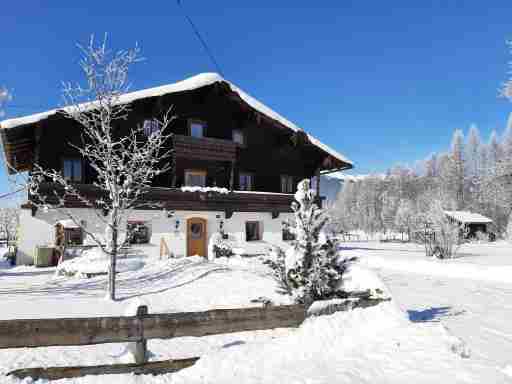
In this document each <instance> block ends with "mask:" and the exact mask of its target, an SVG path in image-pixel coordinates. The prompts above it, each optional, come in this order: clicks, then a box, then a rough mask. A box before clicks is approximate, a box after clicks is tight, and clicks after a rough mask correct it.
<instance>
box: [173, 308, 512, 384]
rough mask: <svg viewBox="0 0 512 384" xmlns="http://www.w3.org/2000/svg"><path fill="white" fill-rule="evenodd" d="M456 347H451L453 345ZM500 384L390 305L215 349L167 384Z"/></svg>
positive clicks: (436, 329)
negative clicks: (271, 338) (287, 333)
mask: <svg viewBox="0 0 512 384" xmlns="http://www.w3.org/2000/svg"><path fill="white" fill-rule="evenodd" d="M455 349H456V347H455ZM489 378H491V379H492V382H495V383H504V382H506V379H505V375H504V373H503V372H500V371H499V370H497V369H493V368H491V367H488V366H484V365H482V364H480V363H479V362H478V361H471V359H463V358H461V356H460V354H458V353H454V346H453V339H452V337H451V335H449V333H448V332H447V331H446V329H445V328H443V327H442V326H441V325H439V324H428V325H425V324H421V325H419V324H413V323H410V322H409V321H408V320H407V319H406V317H405V316H404V314H403V313H402V312H400V311H399V310H398V309H397V308H396V307H395V305H394V304H393V303H390V302H385V303H381V304H379V305H377V306H375V307H371V308H366V309H361V308H358V309H354V310H352V311H348V312H338V313H335V314H332V315H328V316H320V317H312V318H309V319H307V320H306V321H305V322H304V324H303V325H302V326H301V327H300V328H299V329H298V330H297V331H296V332H295V333H293V334H291V335H290V336H288V337H283V338H280V339H275V340H274V341H272V342H265V343H251V344H245V345H240V346H238V347H232V348H229V349H228V350H221V351H216V352H215V353H213V354H209V355H206V356H203V357H201V359H200V360H199V361H198V362H197V363H196V365H195V366H193V367H191V368H189V369H186V370H183V371H180V372H178V373H176V374H174V376H173V380H174V381H173V382H174V383H240V382H243V383H278V382H281V383H284V382H286V383H411V382H414V383H435V382H440V383H442V382H456V383H478V382H489V381H488V380H489Z"/></svg>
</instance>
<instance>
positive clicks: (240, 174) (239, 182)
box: [238, 171, 254, 192]
mask: <svg viewBox="0 0 512 384" xmlns="http://www.w3.org/2000/svg"><path fill="white" fill-rule="evenodd" d="M242 176H249V177H250V185H249V188H248V189H242V183H241V181H242ZM238 189H239V190H240V191H248V192H250V191H254V172H246V171H240V172H238Z"/></svg>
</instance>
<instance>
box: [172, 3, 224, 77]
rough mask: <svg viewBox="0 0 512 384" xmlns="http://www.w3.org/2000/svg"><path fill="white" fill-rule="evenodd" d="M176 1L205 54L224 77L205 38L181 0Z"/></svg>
mask: <svg viewBox="0 0 512 384" xmlns="http://www.w3.org/2000/svg"><path fill="white" fill-rule="evenodd" d="M176 2H177V3H178V7H180V9H181V10H182V12H183V16H184V17H185V19H187V21H188V23H189V24H190V27H191V28H192V31H193V32H194V34H195V35H196V37H197V39H198V40H199V42H200V43H201V45H202V46H203V48H204V50H205V52H206V54H207V55H208V57H209V58H210V60H211V61H212V62H213V65H214V66H215V68H216V69H217V72H219V74H220V75H221V76H222V77H224V73H223V72H222V69H221V68H220V65H219V63H218V62H217V60H215V56H213V53H212V51H211V50H210V48H209V47H208V44H207V43H206V40H205V39H203V37H202V36H201V33H199V30H198V29H197V27H196V25H195V24H194V22H193V21H192V19H191V18H190V17H189V16H188V14H187V12H186V11H185V9H184V8H183V6H182V5H181V0H176Z"/></svg>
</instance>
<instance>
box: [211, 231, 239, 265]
mask: <svg viewBox="0 0 512 384" xmlns="http://www.w3.org/2000/svg"><path fill="white" fill-rule="evenodd" d="M233 254H234V253H233V245H232V244H231V242H230V241H229V240H228V239H224V238H223V236H222V233H220V232H216V233H214V234H213V235H212V236H211V237H210V241H209V242H208V258H209V259H210V260H213V259H214V258H215V259H216V258H218V257H231V256H233Z"/></svg>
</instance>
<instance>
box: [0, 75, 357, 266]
mask: <svg viewBox="0 0 512 384" xmlns="http://www.w3.org/2000/svg"><path fill="white" fill-rule="evenodd" d="M121 102H123V103H130V104H131V112H130V114H129V116H128V119H127V120H126V121H123V122H122V123H120V126H119V132H123V130H124V132H127V131H128V130H129V129H130V127H133V126H135V125H139V124H141V125H143V126H144V129H145V130H146V131H147V132H148V133H151V130H152V129H156V128H157V127H158V125H157V124H154V118H155V117H158V116H160V115H161V114H162V112H163V111H165V110H167V109H168V108H169V107H170V106H171V105H172V106H173V107H174V113H175V114H176V120H175V121H174V122H173V123H172V124H171V127H170V129H171V130H172V131H173V133H174V137H173V145H174V151H175V167H174V170H173V171H172V172H168V173H165V174H162V175H159V176H158V177H157V178H156V179H155V180H154V182H153V187H152V188H151V190H150V191H149V192H148V193H147V194H146V195H145V199H147V200H148V201H152V202H155V201H156V202H158V203H159V205H160V206H161V207H163V208H164V209H165V210H164V211H163V212H162V209H161V208H160V209H159V210H155V209H150V208H148V209H141V210H135V211H132V212H131V214H130V217H129V218H128V219H129V220H132V221H133V220H135V221H137V222H141V221H142V222H145V223H146V224H147V226H148V232H149V233H150V236H151V243H153V244H155V245H159V244H160V243H161V242H162V241H164V242H165V245H166V247H167V248H168V249H169V250H170V252H171V253H172V254H174V255H176V256H186V255H193V254H199V255H204V256H206V254H207V243H208V238H209V237H210V236H211V235H212V234H213V233H216V232H219V231H220V232H223V233H225V234H226V235H227V236H229V238H230V239H231V240H233V241H234V242H235V243H236V244H237V246H238V247H241V248H243V249H245V250H246V252H248V253H259V252H263V251H264V249H265V248H266V247H268V245H269V244H278V245H279V244H281V243H282V242H283V241H284V239H283V232H284V229H285V228H284V227H285V225H284V224H283V222H284V221H285V220H286V219H287V218H289V217H291V209H290V205H291V203H292V201H293V193H294V192H295V188H296V185H297V183H298V182H299V181H300V180H302V179H304V178H309V179H313V178H315V177H316V179H317V180H318V179H319V176H320V175H321V174H325V173H329V172H334V171H340V170H344V169H350V168H352V163H351V161H350V160H348V159H347V158H346V157H345V156H343V155H342V154H340V153H339V152H337V151H335V150H333V149H331V148H330V147H328V146H327V145H325V144H323V143H321V142H320V141H319V140H317V139H316V138H314V137H313V136H311V135H309V134H308V133H306V132H305V131H304V130H302V129H301V128H299V127H298V126H297V125H295V124H294V123H292V122H291V121H289V120H287V119H285V118H284V117H282V116H281V115H279V114H278V113H276V112H275V111H273V110H272V109H270V108H269V107H267V106H265V105H264V104H262V103H261V102H259V101H258V100H256V99H255V98H253V97H251V96H250V95H248V94H247V93H245V92H243V91H242V90H240V89H239V88H238V87H237V86H235V85H234V84H232V83H230V82H229V81H227V80H225V79H223V78H222V77H221V76H219V75H217V74H214V73H205V74H199V75H197V76H194V77H191V78H188V79H186V80H183V81H180V82H177V83H174V84H170V85H164V86H160V87H156V88H150V89H145V90H141V91H136V92H131V93H127V94H125V95H123V96H122V97H121ZM80 131H81V128H80V125H79V124H78V123H77V122H75V121H74V120H70V119H68V118H66V117H64V116H63V115H62V114H61V113H59V111H58V110H57V109H55V110H50V111H47V112H43V113H38V114H35V115H30V116H25V117H20V118H15V119H9V120H5V121H2V122H0V138H1V140H2V143H3V146H2V147H3V150H4V155H5V159H6V161H7V162H9V164H11V166H12V168H10V169H9V170H8V171H9V172H10V173H16V172H27V171H28V172H30V171H31V169H32V168H33V166H34V164H39V165H41V166H42V167H44V168H52V169H57V170H58V169H60V170H62V173H63V175H64V176H65V177H66V178H68V179H69V180H71V181H73V182H74V183H76V186H77V188H79V190H80V191H81V193H82V195H84V194H85V195H86V196H88V197H89V198H90V200H93V201H94V200H95V199H97V198H98V194H97V190H96V189H95V187H94V186H93V185H92V183H93V181H94V179H95V175H94V172H93V170H92V168H91V167H90V166H89V165H88V164H85V163H84V161H83V159H81V158H80V156H79V155H78V153H77V151H76V149H74V148H73V147H72V146H71V145H70V143H72V144H77V145H80ZM55 188H56V185H55V184H52V183H51V182H47V183H44V184H43V185H42V186H41V189H40V190H41V192H43V193H46V194H47V195H48V196H50V195H51V194H52V192H53V191H54V190H55ZM316 188H317V189H318V190H319V189H320V187H319V184H318V183H316ZM318 192H319V196H320V195H321V191H318ZM30 200H31V196H27V203H26V204H24V205H23V208H25V209H23V210H22V211H23V212H22V214H21V218H20V224H21V225H20V227H21V230H20V240H19V258H18V261H19V262H22V263H30V262H32V260H33V254H34V248H35V246H37V245H42V244H48V243H50V244H51V243H53V242H54V237H55V229H54V226H55V223H56V222H57V221H59V220H62V219H64V218H65V217H64V216H63V215H62V214H61V213H59V212H58V211H56V210H49V211H43V210H41V209H39V210H38V209H37V208H36V207H35V206H34V205H32V204H31V202H30ZM65 206H66V207H67V209H70V210H73V212H74V213H75V214H79V216H80V218H81V219H82V220H83V224H84V225H86V226H87V229H88V230H89V231H91V232H95V231H96V228H98V232H100V231H101V230H100V227H101V226H100V224H99V223H100V221H99V219H98V217H97V216H96V214H95V213H94V212H93V210H92V209H90V208H87V206H85V205H84V204H83V203H81V202H80V201H76V200H71V199H68V200H66V201H65ZM84 241H87V239H85V240H84ZM281 245H282V244H281Z"/></svg>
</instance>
